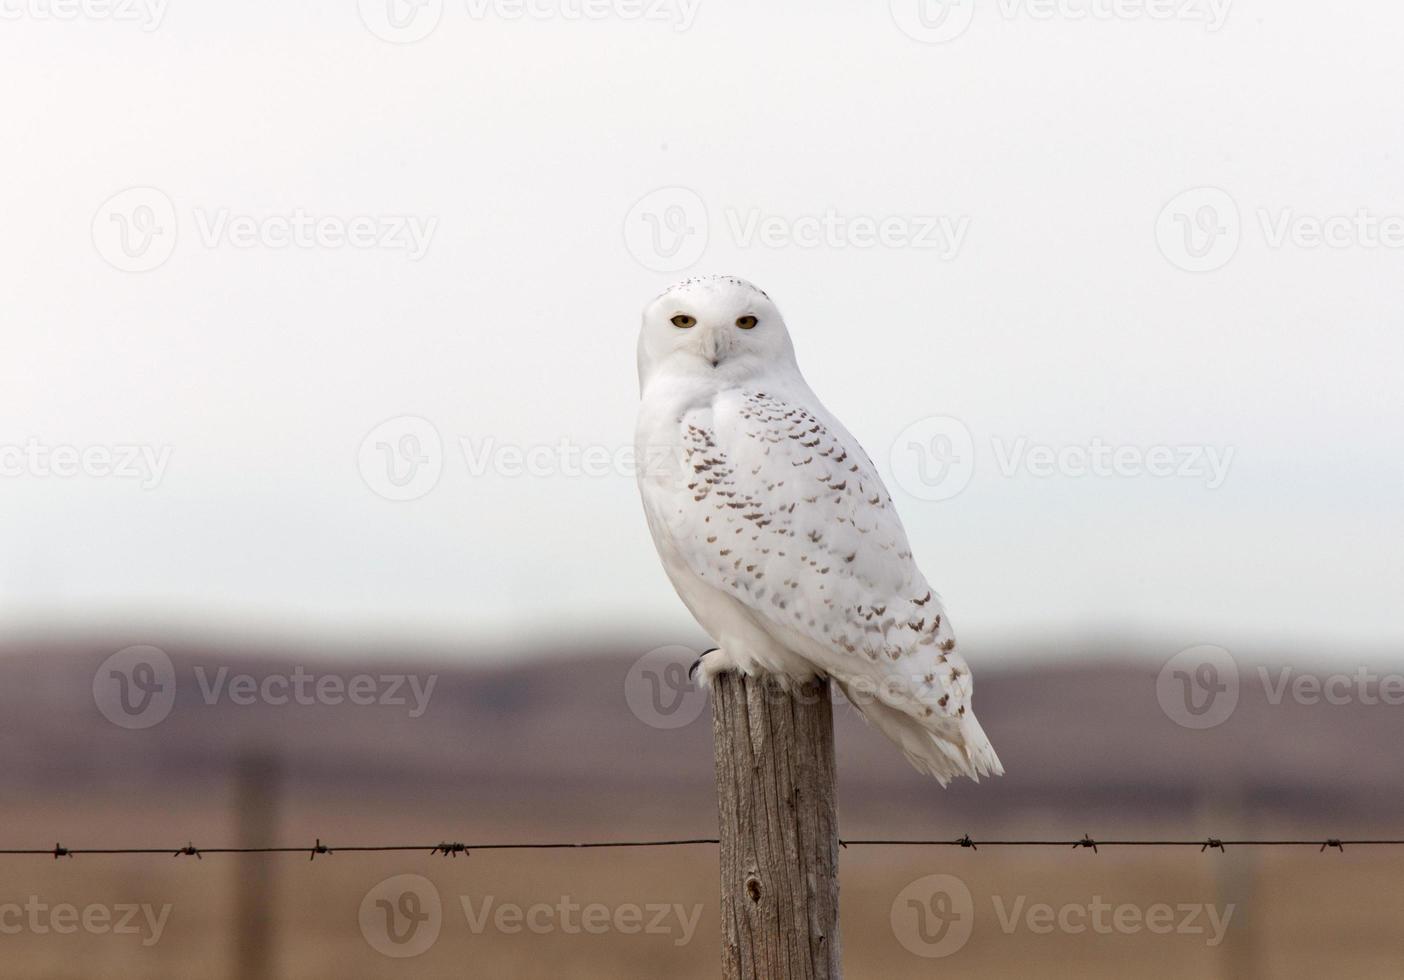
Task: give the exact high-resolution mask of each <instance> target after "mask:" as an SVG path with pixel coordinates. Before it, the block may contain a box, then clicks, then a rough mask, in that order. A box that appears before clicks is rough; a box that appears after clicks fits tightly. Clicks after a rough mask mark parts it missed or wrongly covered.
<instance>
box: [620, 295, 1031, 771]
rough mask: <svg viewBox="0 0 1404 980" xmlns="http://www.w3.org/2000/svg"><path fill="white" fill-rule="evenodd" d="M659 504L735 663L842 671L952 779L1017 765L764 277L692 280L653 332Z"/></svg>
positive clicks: (723, 657) (845, 681)
mask: <svg viewBox="0 0 1404 980" xmlns="http://www.w3.org/2000/svg"><path fill="white" fill-rule="evenodd" d="M639 382H640V386H641V388H642V406H641V408H640V411H639V420H638V429H637V433H636V451H637V454H638V456H637V458H639V459H640V460H648V461H649V464H648V465H645V466H641V467H639V485H640V489H641V491H642V494H643V501H644V510H645V512H646V513H647V515H648V524H649V528H650V530H651V531H652V532H653V539H654V542H655V544H656V545H657V547H658V553H659V555H660V557H661V558H662V559H663V566H664V568H665V569H666V570H667V573H668V577H669V578H670V579H671V580H672V583H673V587H674V588H676V589H677V592H678V595H679V596H681V597H682V601H683V602H684V604H686V606H687V608H688V609H689V610H690V611H691V612H692V615H693V616H694V617H696V619H697V621H698V622H699V623H701V625H702V627H703V628H704V629H705V630H707V632H708V633H709V634H710V635H711V637H712V639H713V641H714V642H715V643H717V644H718V646H719V649H717V650H714V651H711V652H709V653H708V654H707V655H705V656H704V657H703V658H702V662H701V674H702V681H703V683H704V684H706V683H709V682H710V680H711V679H712V678H713V677H714V676H716V675H717V674H719V673H722V672H725V671H735V672H739V673H743V674H748V675H755V674H769V675H772V676H775V677H776V678H778V679H779V680H780V681H781V683H784V684H789V683H793V682H801V681H807V680H811V679H813V678H815V677H828V678H831V679H832V680H833V681H834V682H835V683H837V684H838V685H839V686H840V687H841V688H842V689H843V691H844V694H845V695H846V696H847V698H848V700H849V701H850V702H851V703H853V705H854V706H855V707H857V708H858V710H859V711H861V712H862V713H863V715H864V716H865V717H866V718H867V719H868V721H869V722H870V723H872V724H873V725H874V726H876V727H877V728H878V729H879V730H881V731H882V732H883V733H884V734H885V735H887V736H888V737H889V738H890V739H892V741H894V742H896V743H897V744H898V746H900V747H901V749H902V751H903V753H904V754H905V755H906V757H907V758H908V759H909V760H910V761H911V763H912V765H914V766H916V768H917V769H919V770H920V771H922V772H924V773H929V774H930V775H932V776H935V777H936V779H937V780H938V781H939V782H940V783H941V784H942V785H943V786H944V785H945V784H946V783H947V782H948V781H949V780H950V779H951V778H952V777H954V776H969V777H971V778H973V779H978V778H979V777H980V776H983V775H989V774H995V775H998V774H1000V773H1002V772H1003V771H1004V770H1003V767H1002V766H1001V765H1000V763H999V759H998V757H997V756H996V755H995V752H994V748H993V747H992V746H991V745H990V742H989V739H987V738H986V737H985V733H984V731H983V730H982V729H981V728H980V723H979V722H978V721H976V720H975V713H974V711H973V710H972V708H971V704H970V694H971V678H970V668H969V667H968V666H967V665H966V662H965V660H964V658H963V657H962V656H961V655H960V654H959V653H958V652H957V651H956V641H955V635H954V634H953V633H952V631H951V624H950V622H949V620H948V618H947V616H946V612H945V609H944V608H943V606H942V604H941V600H940V598H939V597H938V596H937V595H936V593H935V592H933V591H932V589H931V588H930V587H929V586H928V585H927V583H926V579H925V578H924V577H922V574H921V571H920V570H919V569H918V568H917V566H916V563H915V561H914V560H913V558H912V552H911V548H910V547H909V546H908V544H907V536H906V532H905V531H904V530H903V529H902V522H901V520H900V519H899V518H898V516H897V511H896V509H895V508H894V507H893V504H892V498H891V497H890V496H889V495H888V493H887V489H886V488H885V487H884V486H883V483H882V480H881V479H880V478H879V477H878V474H877V470H876V468H875V467H874V466H873V464H872V461H871V460H870V459H869V458H868V456H867V454H866V453H864V452H863V450H862V447H860V446H859V445H858V442H857V440H855V439H854V438H853V436H851V435H850V434H849V433H848V431H847V430H846V429H844V427H843V426H842V425H840V424H839V422H838V420H837V419H835V418H834V417H833V416H832V415H830V414H829V413H828V411H826V410H825V409H824V406H823V405H821V404H820V403H819V399H818V398H817V397H816V396H815V394H814V392H813V391H811V390H810V388H809V385H808V384H807V383H806V382H805V380H804V377H803V375H802V374H801V373H800V369H799V364H798V362H797V361H796V360H795V350H794V345H793V344H792V343H791V341H790V334H789V331H788V330H787V329H786V327H785V321H784V320H783V319H782V318H781V316H780V311H779V310H778V309H776V307H775V304H774V303H772V302H771V300H770V298H769V297H768V296H767V295H766V294H765V293H763V292H762V291H760V290H759V289H757V288H756V287H755V286H752V285H751V284H750V283H748V282H745V281H743V280H741V279H735V278H732V277H726V276H718V277H714V278H704V279H689V280H687V281H686V282H682V283H679V284H678V285H676V286H673V287H672V288H671V289H669V290H668V291H667V292H665V293H663V295H661V296H659V297H658V298H657V299H655V300H654V301H653V302H652V303H650V304H649V305H648V307H647V309H645V310H644V315H643V330H642V332H641V334H640V337H639Z"/></svg>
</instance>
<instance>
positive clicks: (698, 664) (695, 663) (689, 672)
mask: <svg viewBox="0 0 1404 980" xmlns="http://www.w3.org/2000/svg"><path fill="white" fill-rule="evenodd" d="M720 649H721V647H712V649H710V650H703V651H702V657H705V656H706V655H707V654H709V653H716V652H717V651H718V650H720ZM702 657H698V658H697V659H696V660H694V661H693V662H692V666H691V667H689V668H687V679H688V680H692V675H694V674H696V673H697V668H698V667H701V666H702Z"/></svg>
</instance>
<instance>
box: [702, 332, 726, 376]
mask: <svg viewBox="0 0 1404 980" xmlns="http://www.w3.org/2000/svg"><path fill="white" fill-rule="evenodd" d="M698 340H699V341H700V342H701V343H700V346H699V349H698V353H699V354H701V355H702V358H703V360H705V361H707V362H708V363H710V364H711V365H712V367H717V366H718V365H719V364H721V362H722V357H723V356H724V355H725V354H726V351H725V350H724V349H723V341H722V335H721V333H720V332H719V331H717V330H714V329H712V328H711V327H703V328H702V336H701V337H699V338H698Z"/></svg>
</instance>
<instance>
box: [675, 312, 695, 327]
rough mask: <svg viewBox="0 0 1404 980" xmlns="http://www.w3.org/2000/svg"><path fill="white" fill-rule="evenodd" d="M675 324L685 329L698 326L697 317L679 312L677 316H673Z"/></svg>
mask: <svg viewBox="0 0 1404 980" xmlns="http://www.w3.org/2000/svg"><path fill="white" fill-rule="evenodd" d="M673 326H675V327H679V328H681V329H683V330H686V329H688V328H689V327H695V326H697V317H695V316H688V315H687V314H686V313H679V314H678V315H677V316H675V317H673Z"/></svg>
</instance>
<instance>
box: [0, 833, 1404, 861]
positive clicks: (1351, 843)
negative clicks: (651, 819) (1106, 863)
mask: <svg viewBox="0 0 1404 980" xmlns="http://www.w3.org/2000/svg"><path fill="white" fill-rule="evenodd" d="M720 843H721V841H720V840H719V839H718V838H716V837H693V838H684V839H680V840H624V841H578V842H529V843H486V844H468V843H463V842H461V841H441V842H439V843H437V844H347V845H338V846H336V847H332V846H331V845H328V844H324V843H322V839H321V838H320V837H319V838H317V842H316V843H315V844H313V845H312V846H310V847H309V846H307V845H303V846H301V847H296V846H294V847H271V846H270V847H196V846H195V845H194V844H192V843H187V844H185V845H184V846H182V847H176V848H170V847H65V846H64V845H62V844H55V845H54V846H53V847H49V848H0V857H52V858H54V859H56V860H57V859H58V858H64V857H66V858H72V857H79V856H85V857H86V856H105V855H134V856H147V857H150V856H167V857H194V858H196V859H203V858H204V856H205V855H206V854H210V855H214V854H306V855H307V859H308V860H309V861H312V860H316V858H317V857H318V856H319V855H331V854H373V853H394V852H420V853H424V854H427V855H431V856H432V855H442V856H444V857H451V858H456V857H458V856H459V855H460V854H461V855H464V856H465V857H466V856H468V855H470V854H472V853H473V852H474V851H561V850H600V849H606V848H656V847H694V846H702V845H717V844H720ZM839 845H840V846H841V847H844V848H849V847H961V848H968V849H970V850H975V851H978V850H979V849H980V848H982V847H985V848H990V847H1046V848H1071V849H1074V850H1077V849H1087V850H1090V851H1092V852H1093V853H1100V849H1101V848H1104V847H1113V848H1115V847H1163V848H1173V847H1197V848H1199V850H1200V852H1201V853H1203V852H1206V851H1226V850H1227V849H1228V848H1230V847H1235V848H1238V847H1315V848H1317V849H1318V851H1322V852H1324V851H1327V850H1336V851H1339V852H1341V853H1345V849H1346V848H1347V847H1404V840H1388V839H1354V838H1341V837H1328V838H1326V839H1325V840H1322V839H1320V838H1314V839H1304V840H1227V839H1221V838H1218V837H1204V838H1196V839H1193V840H1189V839H1186V840H1098V839H1095V838H1093V837H1090V836H1083V837H1081V838H1080V839H1078V840H975V839H973V838H971V837H970V836H969V835H968V834H967V835H965V836H963V837H957V838H955V839H954V840H949V839H946V840H921V839H912V838H890V839H883V838H849V839H846V840H845V839H840V840H839Z"/></svg>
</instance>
